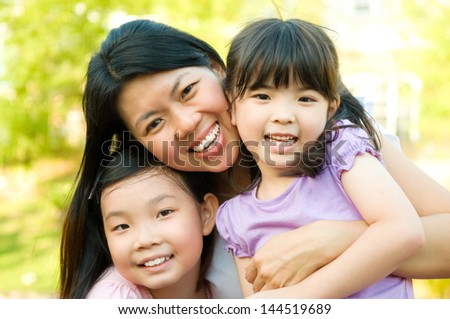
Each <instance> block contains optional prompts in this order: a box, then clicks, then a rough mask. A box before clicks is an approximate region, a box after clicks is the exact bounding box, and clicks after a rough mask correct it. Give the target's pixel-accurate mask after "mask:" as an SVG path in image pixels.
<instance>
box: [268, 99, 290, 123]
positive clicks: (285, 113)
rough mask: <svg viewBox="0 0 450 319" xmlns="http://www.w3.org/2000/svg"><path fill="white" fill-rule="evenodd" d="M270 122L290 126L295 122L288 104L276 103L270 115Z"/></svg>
mask: <svg viewBox="0 0 450 319" xmlns="http://www.w3.org/2000/svg"><path fill="white" fill-rule="evenodd" d="M272 121H273V122H274V123H279V124H290V123H293V122H294V121H295V114H294V110H293V106H292V105H290V104H289V103H278V104H277V105H276V106H275V107H274V110H273V113H272Z"/></svg>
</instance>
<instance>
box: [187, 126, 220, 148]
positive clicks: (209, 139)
mask: <svg viewBox="0 0 450 319" xmlns="http://www.w3.org/2000/svg"><path fill="white" fill-rule="evenodd" d="M218 134H219V123H216V125H215V126H214V128H213V129H212V130H211V132H209V134H208V135H207V136H206V137H205V138H204V139H203V140H202V141H201V142H200V143H199V144H198V145H197V146H195V147H193V150H194V151H195V152H202V151H203V150H205V149H207V148H208V147H209V146H210V145H211V144H212V142H213V141H214V140H216V139H217V135H218Z"/></svg>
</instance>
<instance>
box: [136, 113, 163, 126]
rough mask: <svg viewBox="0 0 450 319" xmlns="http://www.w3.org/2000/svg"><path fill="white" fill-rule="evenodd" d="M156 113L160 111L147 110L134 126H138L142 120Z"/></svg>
mask: <svg viewBox="0 0 450 319" xmlns="http://www.w3.org/2000/svg"><path fill="white" fill-rule="evenodd" d="M155 113H158V111H148V112H145V113H144V114H141V115H140V116H139V117H138V118H137V120H136V123H134V126H135V127H138V125H139V123H141V122H142V121H144V120H146V119H148V118H149V117H150V116H152V115H153V114H155Z"/></svg>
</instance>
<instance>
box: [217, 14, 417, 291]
mask: <svg viewBox="0 0 450 319" xmlns="http://www.w3.org/2000/svg"><path fill="white" fill-rule="evenodd" d="M226 89H227V92H228V94H229V97H230V100H231V102H232V123H233V124H234V125H236V126H237V129H238V131H239V134H240V136H241V138H242V141H243V145H242V147H243V148H244V151H247V152H248V154H249V157H248V158H246V161H245V162H242V163H243V164H257V165H253V167H252V169H253V170H254V171H253V175H252V176H253V177H254V179H253V184H252V185H251V186H250V187H249V188H248V189H246V190H245V191H243V192H242V193H241V194H240V195H238V196H236V197H234V198H232V199H230V200H228V201H226V202H225V203H224V204H222V206H221V207H220V209H219V212H218V215H217V228H218V230H219V233H220V234H221V236H222V237H223V238H224V239H225V240H226V242H227V243H226V248H227V249H228V250H229V251H231V252H232V253H233V254H234V256H235V263H236V266H237V269H238V274H239V277H240V283H241V289H242V292H243V294H244V296H252V297H255V298H345V297H349V298H412V297H413V290H412V284H411V280H410V279H406V278H401V277H396V276H391V275H390V274H391V273H392V272H393V271H394V270H395V269H397V267H398V266H399V265H400V264H401V263H402V262H403V261H404V260H406V259H407V258H409V257H410V256H412V255H413V254H415V253H416V252H417V251H418V250H419V249H420V248H421V247H422V245H423V243H424V232H423V228H422V225H421V223H420V221H419V218H418V216H417V213H416V211H415V209H414V207H413V206H412V204H411V203H410V201H409V200H408V198H407V196H406V195H405V194H404V193H403V191H402V190H401V188H400V187H399V186H398V185H397V183H396V182H395V181H394V180H393V179H392V177H391V176H390V175H389V173H388V172H387V170H386V169H385V168H384V166H383V162H382V159H381V155H380V153H379V149H380V143H381V141H380V139H379V137H378V133H377V130H376V128H375V127H374V125H373V121H372V120H371V118H370V117H369V116H368V115H367V114H366V113H365V111H364V109H363V107H362V106H361V104H360V103H359V102H358V101H357V99H355V98H354V97H353V96H352V95H351V94H350V93H349V92H348V90H347V89H346V88H345V86H344V85H343V83H342V82H341V79H340V75H339V69H338V57H337V53H336V49H335V47H334V44H333V43H332V41H331V40H330V38H329V37H328V36H327V34H326V33H325V31H324V30H323V29H322V28H320V27H319V26H316V25H314V24H311V23H309V22H306V21H303V20H298V19H291V20H287V21H282V20H280V19H263V20H261V21H257V22H254V23H251V24H249V25H248V26H247V27H246V28H244V29H243V30H242V31H241V32H240V33H239V34H238V35H237V36H236V37H235V38H234V39H233V41H232V43H231V47H230V51H229V54H228V59H227V77H226ZM249 159H253V162H252V161H250V160H249ZM318 220H364V221H365V222H366V223H367V224H368V228H367V230H366V231H364V232H363V233H362V234H361V236H360V237H359V238H358V239H357V240H356V241H355V242H354V243H353V244H352V245H351V246H350V247H349V248H348V249H347V250H346V251H345V252H344V253H343V254H342V255H340V256H338V257H337V258H336V259H335V260H334V261H332V262H330V263H329V264H328V265H326V266H324V267H322V268H321V269H319V270H318V271H316V272H315V273H313V274H312V275H310V276H308V277H307V278H305V279H304V280H302V281H300V282H299V283H297V284H295V285H292V286H287V287H284V288H279V289H272V290H270V289H269V290H266V289H267V288H266V289H264V287H263V289H262V291H260V292H258V293H256V294H254V291H253V289H252V288H253V287H252V285H251V284H250V283H249V282H248V281H247V279H246V266H247V265H248V263H249V262H250V260H251V258H252V257H253V256H254V254H255V252H256V251H257V250H258V249H259V248H260V247H262V246H263V245H264V244H265V243H266V242H267V241H268V240H269V239H270V238H271V237H272V236H273V235H275V234H279V233H281V232H286V231H288V230H292V229H296V228H298V227H301V226H303V225H307V224H310V223H312V222H315V221H318ZM278 258H281V256H279V257H278Z"/></svg>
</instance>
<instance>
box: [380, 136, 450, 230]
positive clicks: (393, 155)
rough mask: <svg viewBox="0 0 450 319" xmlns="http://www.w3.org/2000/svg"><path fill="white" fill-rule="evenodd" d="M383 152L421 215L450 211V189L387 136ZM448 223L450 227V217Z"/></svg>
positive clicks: (399, 182)
mask: <svg viewBox="0 0 450 319" xmlns="http://www.w3.org/2000/svg"><path fill="white" fill-rule="evenodd" d="M381 154H382V156H383V161H384V164H385V167H386V169H387V170H388V172H389V173H390V174H391V176H392V177H393V178H394V179H395V181H396V182H397V184H398V185H400V187H401V188H402V190H403V192H405V194H406V196H408V198H409V200H410V202H411V203H412V204H413V206H414V208H415V209H416V211H417V213H418V214H419V216H428V215H434V214H441V213H450V191H449V190H447V189H446V188H445V187H443V186H442V185H441V184H439V183H438V182H436V181H435V180H434V179H432V178H431V177H430V176H428V175H427V174H426V173H425V172H423V171H422V170H421V169H420V168H418V167H417V166H416V165H415V164H414V163H413V162H412V161H410V160H409V159H408V158H407V157H406V156H405V155H404V154H403V153H402V152H401V151H400V150H399V149H398V148H397V147H395V146H394V145H393V144H392V142H391V141H389V140H388V139H386V138H385V139H384V140H383V147H382V149H381ZM447 225H448V227H449V228H448V229H450V219H449V221H448V223H447ZM448 238H450V237H448Z"/></svg>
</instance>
